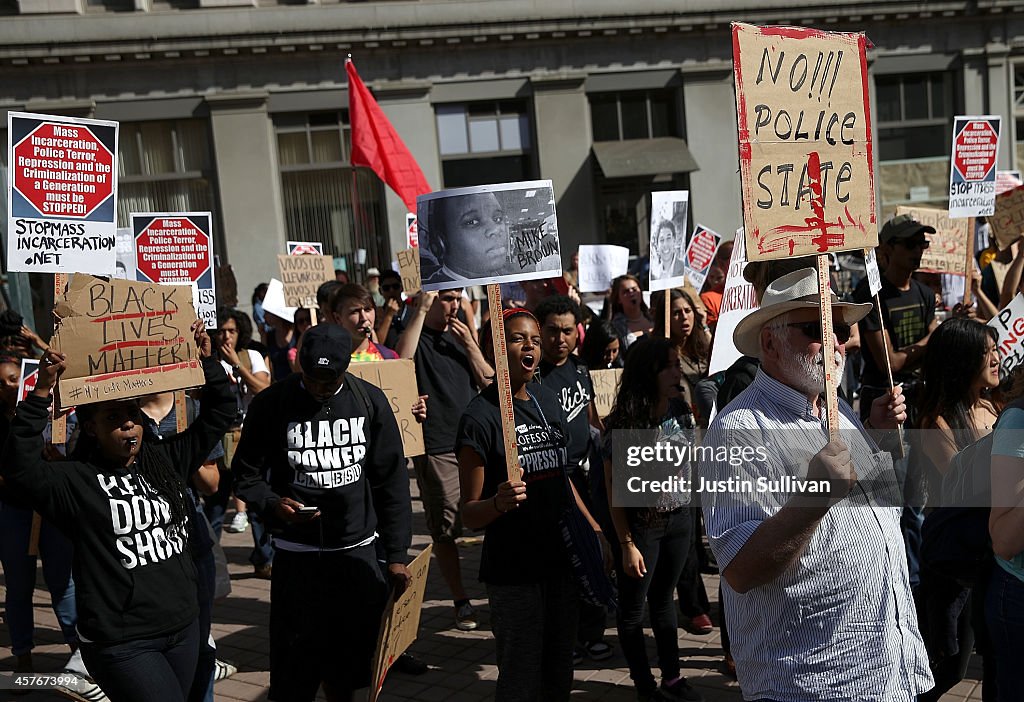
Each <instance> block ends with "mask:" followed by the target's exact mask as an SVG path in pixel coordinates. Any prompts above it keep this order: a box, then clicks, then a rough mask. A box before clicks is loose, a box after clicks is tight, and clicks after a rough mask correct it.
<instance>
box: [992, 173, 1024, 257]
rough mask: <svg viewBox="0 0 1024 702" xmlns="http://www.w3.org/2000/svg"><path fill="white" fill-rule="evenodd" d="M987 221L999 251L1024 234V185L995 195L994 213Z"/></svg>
mask: <svg viewBox="0 0 1024 702" xmlns="http://www.w3.org/2000/svg"><path fill="white" fill-rule="evenodd" d="M988 223H989V226H991V227H992V236H994V237H995V238H996V245H997V246H998V247H999V250H1000V251H1002V250H1003V249H1005V248H1006V247H1007V246H1009V245H1010V244H1012V243H1013V242H1014V241H1015V240H1016V239H1017V237H1019V236H1022V235H1024V186H1020V187H1017V188H1014V189H1013V190H1008V191H1006V192H1005V193H1002V194H1000V195H997V196H996V213H995V214H994V215H992V216H991V217H989V218H988Z"/></svg>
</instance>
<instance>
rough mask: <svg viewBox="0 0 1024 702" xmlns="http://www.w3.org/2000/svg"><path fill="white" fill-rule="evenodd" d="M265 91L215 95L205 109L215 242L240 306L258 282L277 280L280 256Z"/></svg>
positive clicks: (277, 192) (273, 148) (280, 225)
mask: <svg viewBox="0 0 1024 702" xmlns="http://www.w3.org/2000/svg"><path fill="white" fill-rule="evenodd" d="M267 97H268V93H267V92H265V91H252V92H238V93H218V94H215V95H210V96H207V97H206V103H207V105H208V106H209V108H210V128H211V132H212V134H213V151H214V159H215V162H216V164H217V182H218V186H219V187H218V189H219V191H220V213H221V219H222V220H223V231H222V232H221V236H219V237H216V239H215V241H216V242H217V244H218V245H219V249H220V250H219V251H217V250H216V249H215V251H216V252H217V253H218V254H219V255H220V256H221V260H222V261H224V262H227V263H230V264H231V267H232V268H233V269H234V272H235V278H236V280H237V281H238V297H239V302H240V303H241V304H242V305H243V306H244V305H245V304H246V302H247V301H248V298H249V295H250V293H251V292H252V289H253V288H254V287H256V285H257V284H258V283H261V282H265V281H268V280H270V278H272V277H277V275H278V273H277V255H278V254H281V253H284V251H285V238H286V237H285V231H284V215H283V211H282V206H281V184H280V176H279V174H278V164H277V145H276V142H275V139H274V128H273V125H272V124H271V121H270V117H269V115H268V114H267Z"/></svg>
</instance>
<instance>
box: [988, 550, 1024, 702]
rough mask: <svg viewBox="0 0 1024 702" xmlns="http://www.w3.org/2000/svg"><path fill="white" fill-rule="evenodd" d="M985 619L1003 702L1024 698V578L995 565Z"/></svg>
mask: <svg viewBox="0 0 1024 702" xmlns="http://www.w3.org/2000/svg"><path fill="white" fill-rule="evenodd" d="M985 619H986V621H987V622H988V630H989V636H990V637H991V639H992V649H993V652H994V653H995V659H996V680H997V687H998V689H999V697H998V700H999V702H1020V701H1021V700H1024V676H1022V675H1021V670H1020V666H1021V662H1022V661H1024V581H1021V580H1020V579H1019V578H1017V577H1015V576H1013V575H1011V574H1010V573H1008V572H1006V571H1005V570H1003V568H1002V567H1001V566H1000V565H999V564H998V563H996V564H993V565H992V578H991V580H990V581H989V584H988V593H987V596H986V600H985Z"/></svg>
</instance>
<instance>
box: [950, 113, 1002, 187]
mask: <svg viewBox="0 0 1024 702" xmlns="http://www.w3.org/2000/svg"><path fill="white" fill-rule="evenodd" d="M998 141H999V135H998V134H997V133H996V130H995V129H993V128H992V125H991V124H989V123H988V122H987V121H986V120H983V119H977V120H972V121H970V122H968V123H967V124H966V125H965V126H964V128H963V129H961V130H960V133H959V134H957V135H956V144H955V145H954V150H953V153H955V154H956V157H955V158H954V159H953V165H954V167H955V168H956V170H957V172H958V173H959V174H960V176H961V177H962V178H963V179H964V180H966V181H976V180H983V179H984V178H985V176H986V175H988V173H989V171H991V170H992V169H993V168H995V165H996V146H997V144H998Z"/></svg>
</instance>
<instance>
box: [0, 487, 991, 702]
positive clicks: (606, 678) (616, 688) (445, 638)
mask: <svg viewBox="0 0 1024 702" xmlns="http://www.w3.org/2000/svg"><path fill="white" fill-rule="evenodd" d="M412 489H413V493H414V495H415V494H416V484H415V481H413V483H412ZM413 509H414V522H413V529H414V532H415V533H416V534H417V535H419V534H425V533H426V527H425V525H424V523H423V510H422V508H421V506H420V503H419V501H418V500H415V499H414V504H413ZM464 541H465V543H464V545H463V548H462V555H463V561H462V563H463V579H464V581H465V583H466V586H467V588H468V590H469V594H470V597H472V599H473V604H474V605H475V606H476V607H477V610H478V613H479V615H480V627H479V628H478V629H477V631H474V632H463V631H458V630H456V629H455V628H454V626H453V625H454V610H453V607H452V603H451V600H450V599H448V595H447V588H446V586H445V585H444V583H443V581H442V579H441V575H440V572H439V571H438V570H437V569H436V568H435V567H433V566H432V567H431V571H430V576H429V579H428V582H427V594H426V598H425V600H424V603H423V614H422V620H421V623H420V636H419V639H418V640H417V641H416V643H414V644H413V646H412V648H411V649H410V650H411V651H412V652H413V653H414V654H415V655H417V656H418V657H420V658H421V659H423V660H424V661H425V662H426V663H428V664H430V666H431V670H430V671H429V672H428V673H426V674H425V675H422V676H407V675H402V674H398V673H392V674H391V675H390V676H389V678H388V680H387V682H386V683H385V685H384V690H383V692H382V694H381V699H382V700H383V701H384V702H398V701H399V700H417V701H422V702H435V701H436V702H442V701H444V702H477V701H481V700H489V699H492V698H493V696H494V681H495V679H496V677H497V668H496V667H495V666H494V663H493V661H494V642H493V639H492V638H491V633H490V622H489V618H488V611H487V603H486V599H485V598H484V590H483V587H482V585H481V584H480V583H479V582H477V580H476V576H477V572H478V568H479V561H480V540H479V539H476V538H469V539H465V540H464ZM428 542H429V539H428V538H427V537H424V536H415V537H414V538H413V550H414V551H416V552H418V551H419V550H421V549H422V548H424V547H425V546H426V544H427V543H428ZM222 543H223V546H224V549H225V552H226V553H227V557H228V562H229V564H230V565H229V571H230V573H231V580H232V593H231V595H230V596H229V597H228V598H227V599H226V600H224V601H222V602H219V603H217V605H216V606H215V607H214V624H213V634H214V638H215V639H216V641H217V646H218V650H219V657H220V658H222V659H225V660H228V661H231V662H232V663H234V664H235V665H237V666H238V669H239V672H238V674H237V675H235V676H234V677H232V678H230V679H229V680H225V681H222V682H220V683H218V684H217V686H216V697H217V700H222V701H225V702H227V701H234V700H244V701H245V702H255V701H257V700H265V699H266V690H267V685H268V684H269V673H268V672H267V671H268V658H267V651H268V638H267V637H268V631H267V622H268V620H269V613H270V583H269V581H266V580H261V579H259V578H256V577H254V575H253V571H252V568H251V567H250V566H249V565H248V560H247V559H248V554H249V549H250V548H251V546H252V537H251V536H250V533H249V532H248V531H247V532H246V533H244V534H227V533H225V534H224V537H223V542H222ZM42 582H43V581H42V574H41V573H40V574H39V578H38V583H39V584H40V587H39V588H37V589H36V593H35V598H34V603H35V613H36V628H37V635H36V642H37V646H36V650H35V652H34V658H35V664H36V668H37V669H38V671H39V672H53V671H59V670H60V669H61V667H62V666H63V663H64V661H65V660H66V658H67V647H65V646H63V645H62V644H61V643H60V642H61V638H60V633H59V629H58V627H57V624H56V619H55V618H54V616H53V611H52V610H51V609H50V607H49V595H48V594H47V592H46V590H45V589H44V588H43V587H42ZM704 582H705V586H706V587H707V591H708V595H709V596H710V597H711V599H712V602H714V601H715V600H716V598H717V594H718V577H717V576H705V578H704ZM713 609H714V610H716V613H717V607H714V606H713ZM713 616H714V615H713ZM609 624H610V627H609V629H608V630H607V641H608V642H609V643H610V644H612V646H613V647H614V649H615V655H614V656H613V657H612V658H611V659H610V660H607V661H602V662H600V663H595V662H593V661H585V662H584V663H583V664H582V665H581V666H579V667H578V668H577V670H576V683H575V688H574V694H573V698H574V699H580V700H606V701H608V702H627V701H632V700H635V699H636V697H635V695H634V694H633V688H632V685H631V683H630V680H629V674H628V670H627V668H626V663H625V660H624V659H623V657H622V655H621V651H620V650H619V646H618V640H617V637H616V635H615V629H614V622H613V621H611V620H610V621H609ZM716 624H717V621H716ZM647 639H648V650H649V653H650V656H651V658H652V660H653V659H654V642H653V638H652V637H651V636H650V631H649V630H648V637H647ZM9 646H10V641H9V639H8V637H7V631H6V627H3V626H0V647H3V648H2V651H0V670H7V671H9V670H13V669H14V663H15V661H14V658H13V656H11V655H10V647H9ZM679 646H680V656H681V661H682V666H683V674H684V675H685V676H686V677H687V678H688V679H689V680H690V682H691V683H692V684H693V685H694V687H696V688H697V689H698V690H699V691H700V692H701V694H702V695H703V696H704V699H705V700H707V701H708V702H726V701H729V702H734V701H739V700H742V696H741V695H740V691H739V687H738V686H737V685H736V683H735V682H734V681H732V680H731V679H729V678H728V677H726V676H725V675H724V674H723V672H722V650H721V648H720V646H719V630H718V629H717V628H716V629H715V631H714V632H713V633H711V634H710V635H708V636H692V635H690V634H687V633H686V632H684V631H682V630H680V636H679ZM980 671H981V667H980V661H979V660H978V659H977V658H975V660H974V661H972V665H971V669H970V671H969V672H968V676H969V679H968V680H965V681H963V682H961V683H960V684H959V685H958V686H957V687H956V688H954V690H953V691H952V692H950V693H949V694H947V695H945V696H944V697H943V700H947V701H949V702H960V701H961V700H966V699H970V700H980V699H981V685H980V683H978V680H979V679H980V677H981V672H980ZM0 698H2V699H4V700H6V699H13V700H18V701H22V700H24V701H27V702H56V701H57V700H61V699H64V698H62V697H60V696H58V695H55V694H52V693H43V692H35V693H32V694H31V695H29V696H25V697H13V698H12V697H9V696H7V695H5V694H4V693H3V692H2V691H0Z"/></svg>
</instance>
